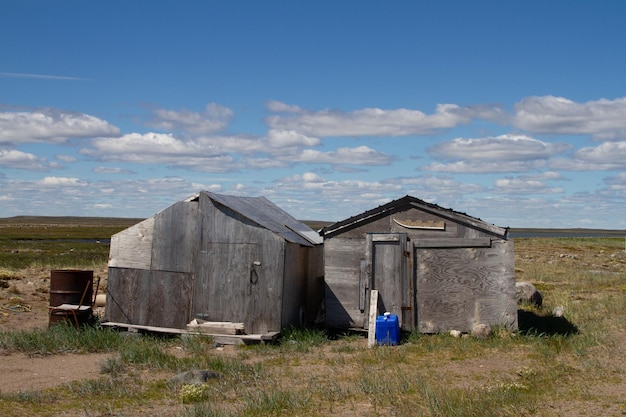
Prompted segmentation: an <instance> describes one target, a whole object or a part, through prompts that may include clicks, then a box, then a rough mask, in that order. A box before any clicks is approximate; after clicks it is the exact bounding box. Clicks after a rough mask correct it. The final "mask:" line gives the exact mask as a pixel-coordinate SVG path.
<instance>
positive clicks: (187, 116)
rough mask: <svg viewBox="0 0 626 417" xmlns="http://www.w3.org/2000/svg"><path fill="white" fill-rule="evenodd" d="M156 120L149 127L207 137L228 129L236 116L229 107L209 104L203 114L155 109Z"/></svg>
mask: <svg viewBox="0 0 626 417" xmlns="http://www.w3.org/2000/svg"><path fill="white" fill-rule="evenodd" d="M153 113H154V119H153V120H151V121H150V122H149V123H148V125H149V126H152V127H154V128H157V129H162V130H165V131H168V132H187V133H191V134H194V135H206V134H211V133H215V132H219V131H222V130H224V129H226V127H227V126H228V123H229V122H230V120H231V119H232V118H233V116H234V112H233V111H232V110H231V109H229V108H228V107H225V106H222V105H219V104H216V103H209V104H207V106H206V107H205V109H204V111H202V112H193V111H190V110H180V111H175V110H167V109H159V108H157V109H153Z"/></svg>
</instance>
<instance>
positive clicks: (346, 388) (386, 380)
mask: <svg viewBox="0 0 626 417" xmlns="http://www.w3.org/2000/svg"><path fill="white" fill-rule="evenodd" d="M59 231H60V229H59V230H57V232H59ZM96 234H100V232H97V233H95V232H94V233H91V232H89V233H84V235H96ZM15 239H16V236H13V237H12V240H6V239H5V240H2V239H0V245H5V246H3V247H4V248H7V249H8V250H9V252H5V251H2V252H0V253H3V254H4V255H1V256H6V257H7V258H5V259H8V258H10V257H11V256H15V255H18V254H16V253H11V252H10V251H11V250H13V249H10V248H12V247H14V246H11V244H13V245H15V244H16V242H18V243H19V244H20V245H22V246H20V249H19V250H21V251H24V252H26V253H30V255H29V256H32V258H30V260H28V259H27V257H26V256H25V258H24V259H22V260H20V261H18V262H16V263H15V265H21V266H18V267H12V266H4V267H3V269H0V278H2V280H3V281H5V282H7V283H9V285H11V283H12V282H13V281H14V280H19V279H22V278H21V274H22V272H21V268H23V267H24V265H32V264H33V263H38V262H39V263H42V264H43V263H45V262H48V261H47V259H48V258H46V257H45V256H48V255H45V256H44V257H38V256H36V255H34V254H35V253H39V254H40V255H42V254H43V253H44V252H45V251H49V252H50V254H53V253H56V254H57V257H58V255H59V252H66V251H67V246H63V245H64V244H65V243H67V242H65V243H63V244H60V243H59V245H56V246H55V245H50V246H46V245H43V243H45V242H34V241H29V242H26V241H23V240H15ZM11 242H13V243H11ZM38 243H41V244H42V245H41V246H37V244H38ZM515 243H516V257H517V258H516V267H517V269H518V271H517V275H518V280H527V281H531V282H533V283H534V284H536V286H537V288H539V289H540V290H541V291H542V293H543V296H544V305H543V306H542V307H534V306H527V307H525V308H526V309H527V311H528V312H529V313H532V314H533V315H534V316H536V317H539V318H544V319H551V318H552V317H551V314H552V310H553V308H554V307H556V306H562V307H564V309H565V317H566V319H567V321H568V322H569V323H571V324H573V325H575V326H576V328H577V329H578V332H572V333H570V334H563V333H562V332H561V333H559V332H552V333H551V332H545V331H539V330H540V329H539V330H537V329H536V331H528V332H515V333H511V332H508V331H506V329H496V331H495V332H494V334H493V335H492V336H491V337H490V338H487V339H485V340H478V339H473V338H453V337H451V336H449V335H444V334H442V335H422V334H419V333H416V332H413V333H405V334H403V337H402V344H401V345H400V346H395V347H389V346H381V347H378V346H375V347H374V348H372V349H368V348H366V340H365V339H364V337H363V336H360V335H355V334H339V335H335V334H328V333H327V332H325V331H322V330H317V329H298V328H291V329H286V330H285V331H284V332H283V334H282V338H281V339H280V341H279V342H277V343H276V344H270V345H253V346H244V347H238V348H229V349H224V350H222V349H221V348H220V347H219V346H217V345H216V344H214V343H213V340H211V338H209V337H206V336H190V337H183V338H179V337H154V336H150V335H141V334H127V333H119V332H116V331H114V330H110V329H102V328H99V327H97V326H94V327H87V328H85V329H83V330H82V331H80V332H79V331H77V330H76V329H74V328H73V327H72V326H54V327H52V328H50V329H43V330H30V331H14V332H7V331H0V349H1V350H2V351H3V352H5V354H6V356H3V357H2V358H1V359H0V360H6V359H7V358H10V357H11V355H12V354H14V353H15V352H23V353H26V354H30V355H58V354H64V353H68V352H74V353H91V352H108V353H110V356H109V357H108V359H107V360H105V361H104V362H103V363H102V365H101V368H100V371H101V374H100V376H99V377H98V378H96V379H93V380H86V381H79V382H72V383H68V384H64V385H60V386H58V387H56V388H52V389H49V390H42V391H25V392H19V393H5V392H2V391H0V414H2V415H16V416H22V415H24V416H26V415H42V416H46V415H47V416H56V415H94V416H95V415H100V416H104V415H125V416H126V415H128V416H133V415H184V416H281V415H307V416H333V415H349V416H383V415H385V416H386V415H395V416H442V417H447V416H461V415H463V416H560V415H571V414H572V411H576V410H577V407H579V406H582V405H583V404H584V406H585V407H586V408H587V409H588V410H589V407H591V406H592V405H594V404H595V407H596V408H595V409H591V410H590V411H589V413H590V414H589V415H601V414H602V415H623V412H624V411H626V402H625V400H624V399H622V398H621V391H618V388H620V387H623V386H624V385H623V384H624V376H623V372H624V368H623V366H624V362H623V346H622V345H621V342H623V338H622V339H621V340H620V339H616V337H619V335H620V334H623V332H624V331H625V330H626V290H625V289H624V288H626V272H625V268H624V267H625V261H624V259H623V258H620V257H619V256H612V255H614V254H619V253H620V252H621V251H623V244H624V241H623V239H621V238H615V239H613V238H586V239H550V238H542V239H519V240H516V242H515ZM90 245H91V246H90ZM97 245H98V244H96V243H95V242H91V243H87V246H88V247H90V248H91V249H86V248H85V249H84V248H82V247H81V246H79V245H75V246H74V247H75V250H74V252H77V253H78V254H77V258H76V259H75V260H74V261H73V262H76V263H77V264H79V265H80V264H81V262H85V263H87V264H89V263H90V262H95V263H97V264H102V263H104V264H106V260H105V259H101V258H92V257H91V253H93V252H91V250H94V251H96V250H98V251H100V250H101V249H99V248H96V249H93V246H97ZM100 245H102V244H100ZM102 247H106V245H102ZM34 248H37V249H40V250H41V252H35V251H34ZM107 250H108V248H107ZM55 251H56V252H55ZM102 252H103V253H104V252H106V251H102ZM81 253H83V254H84V255H80V254H81ZM546 254H550V255H546ZM561 254H565V255H566V256H563V257H561V256H560V255H561ZM53 257H54V256H53ZM2 265H5V264H4V263H2ZM6 265H13V264H10V263H7V264H6ZM54 265H55V266H54V267H57V266H56V264H54ZM72 266H76V264H74V265H72ZM100 266H101V265H100ZM8 290H9V288H5V289H0V291H4V292H7V291H8ZM620 358H622V359H620ZM620 360H621V362H620ZM191 369H211V370H213V371H216V372H219V373H220V374H221V378H219V379H214V380H210V381H208V382H207V383H206V384H204V385H202V386H199V387H191V388H189V387H188V388H184V389H183V387H174V386H171V385H170V384H168V383H167V381H168V378H170V377H171V376H173V375H175V374H176V373H178V372H182V371H186V370H191ZM606 384H609V387H610V386H611V385H610V384H614V386H615V387H616V388H615V391H611V390H610V389H609V390H608V391H607V392H604V391H602V390H599V389H598V388H599V387H603V386H606ZM620 384H621V385H620ZM590 387H594V389H591V388H590ZM184 390H187V391H188V392H187V391H184ZM186 392H187V393H186ZM185 393H186V394H185ZM620 413H622V414H620Z"/></svg>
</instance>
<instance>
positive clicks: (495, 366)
mask: <svg viewBox="0 0 626 417" xmlns="http://www.w3.org/2000/svg"><path fill="white" fill-rule="evenodd" d="M552 255H553V254H552ZM552 255H548V254H542V253H541V252H540V251H537V252H535V253H520V254H519V255H516V256H519V257H520V258H519V260H518V259H516V265H517V264H518V263H521V264H523V263H524V262H549V261H552V260H553V259H554V256H552ZM549 256H551V258H550V260H549V259H548V257H549ZM559 256H560V258H561V259H563V257H564V256H565V260H566V261H569V260H573V259H576V260H577V261H578V262H581V264H582V263H584V264H587V265H586V267H593V268H596V267H598V259H597V255H594V254H590V255H589V260H588V262H587V261H586V260H585V259H584V255H583V254H581V253H579V252H577V253H576V258H570V257H567V256H568V255H567V254H565V255H563V254H561V255H559ZM518 261H519V262H518ZM600 266H601V265H600ZM624 266H626V259H624V260H623V263H622V268H624ZM26 275H27V276H24V277H21V278H20V279H15V280H10V281H8V282H9V283H10V286H9V287H8V288H0V330H2V331H6V330H23V329H33V328H45V327H47V326H48V306H49V293H48V291H49V285H50V272H49V271H48V270H32V271H28V272H27V273H26ZM94 275H95V276H96V277H97V276H100V278H101V289H100V290H102V288H103V287H104V286H105V285H106V269H105V268H102V269H101V270H96V271H94ZM611 337H612V338H613V340H615V342H616V344H617V346H621V348H620V352H622V353H623V354H622V355H621V357H619V355H618V357H615V356H614V355H613V354H612V355H611V356H610V357H608V356H607V353H606V352H605V351H603V350H602V349H600V348H599V349H597V350H598V351H597V358H598V360H599V361H610V362H611V365H610V368H611V369H612V370H613V375H611V381H612V382H610V383H609V382H607V383H606V384H604V383H600V384H597V385H595V386H593V387H589V393H585V395H581V398H591V397H593V398H599V399H600V401H598V402H594V401H591V400H590V401H587V400H580V401H575V402H571V401H568V402H559V401H558V399H555V401H554V402H553V403H552V404H550V405H549V407H551V409H548V410H544V411H547V413H543V412H540V413H539V415H555V416H560V415H563V416H565V415H572V416H597V415H626V408H625V407H626V406H625V405H624V404H625V403H624V400H623V398H622V400H619V398H620V397H623V395H626V378H625V377H624V375H626V334H624V332H616V333H615V334H614V335H611ZM363 343H365V341H363ZM225 354H228V353H227V352H225ZM108 356H109V355H108V354H62V355H50V356H43V357H37V356H36V357H30V356H27V355H24V354H21V353H11V352H7V351H3V350H2V349H1V348H0V392H2V393H10V392H19V391H26V390H40V389H45V388H51V387H55V386H59V385H62V384H65V383H67V382H70V381H75V380H85V379H95V378H97V377H98V375H99V370H100V366H101V364H102V362H103V361H105V360H106V358H107V357H108ZM471 361H472V363H471V364H470V365H471V366H470V367H469V368H468V366H463V367H462V368H459V363H458V362H457V363H454V362H451V363H450V364H449V369H447V372H452V373H457V372H458V373H459V378H461V376H462V375H465V376H466V377H467V376H468V369H474V370H476V372H487V373H495V374H497V373H499V372H501V371H502V370H503V369H511V366H512V365H511V358H510V356H507V355H506V354H502V355H493V356H489V357H486V358H485V359H472V360H471ZM465 365H467V364H465ZM519 365H523V363H521V364H519ZM77 370H80V371H79V372H77ZM469 376H470V377H471V375H469ZM616 381H617V383H616ZM607 399H608V400H607ZM607 401H608V404H607ZM611 402H613V404H611Z"/></svg>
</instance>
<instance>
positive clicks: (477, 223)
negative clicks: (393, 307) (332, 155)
mask: <svg viewBox="0 0 626 417" xmlns="http://www.w3.org/2000/svg"><path fill="white" fill-rule="evenodd" d="M407 206H412V207H415V208H417V209H419V210H422V211H426V212H429V213H432V214H434V215H436V216H440V217H443V218H447V219H450V220H452V221H454V222H457V223H460V224H464V225H467V226H470V227H473V228H475V229H479V230H482V231H484V232H486V233H490V234H492V235H495V236H498V237H502V238H506V234H507V229H505V228H502V227H498V226H494V225H492V224H488V223H486V222H484V221H482V220H480V219H479V218H476V217H472V216H469V215H467V214H465V213H460V212H458V211H454V210H452V209H447V208H443V207H441V206H438V205H436V204H432V203H427V202H426V201H423V200H420V199H418V198H415V197H412V196H410V195H406V196H404V197H402V198H399V199H397V200H394V201H391V202H389V203H387V204H384V205H382V206H379V207H376V208H374V209H371V210H368V211H366V212H363V213H361V214H358V215H356V216H352V217H350V218H348V219H346V220H342V221H340V222H337V223H334V224H331V225H328V226H326V227H324V228H323V229H322V230H321V232H320V234H321V235H322V236H324V237H331V236H334V235H336V234H339V233H341V232H343V231H345V230H350V229H352V228H354V227H357V226H360V225H362V224H365V223H369V222H370V221H373V220H376V219H378V218H381V217H384V216H386V215H388V214H391V213H393V212H394V211H397V210H399V209H402V208H404V207H407Z"/></svg>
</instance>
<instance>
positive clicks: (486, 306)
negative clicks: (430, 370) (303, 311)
mask: <svg viewBox="0 0 626 417" xmlns="http://www.w3.org/2000/svg"><path fill="white" fill-rule="evenodd" d="M443 214H444V215H442V216H438V215H436V214H434V212H432V210H431V211H424V210H421V209H418V208H416V207H413V206H411V207H408V206H403V207H399V208H397V209H394V210H389V211H387V212H385V213H384V214H383V215H380V216H378V217H377V216H372V217H371V218H367V219H366V220H364V221H362V222H361V223H360V224H359V223H357V224H355V225H354V226H350V227H346V228H345V230H341V231H340V232H339V233H334V234H332V235H331V236H330V237H328V236H325V239H324V262H325V269H324V271H325V282H326V297H325V300H326V324H327V326H328V327H338V328H348V327H366V325H367V309H366V308H367V307H368V306H369V301H368V300H369V297H368V295H369V291H370V290H371V289H378V290H379V294H380V299H381V301H382V305H381V308H384V309H387V310H389V309H390V308H391V309H392V310H394V311H393V312H394V313H395V314H398V316H399V317H400V320H401V323H402V328H403V329H405V330H411V329H414V328H419V329H420V331H425V332H431V330H429V329H437V330H436V331H445V330H447V329H456V330H462V331H468V330H471V328H472V327H473V324H477V323H479V322H481V323H488V324H492V325H493V324H503V325H507V326H511V327H512V328H517V312H516V308H517V307H516V303H515V271H514V259H513V256H514V255H513V243H512V241H507V240H504V239H501V238H498V237H497V236H495V235H496V234H497V232H498V231H499V232H501V231H502V230H503V229H500V228H497V227H495V226H491V225H485V226H484V229H481V228H480V227H479V226H481V225H480V224H479V223H480V222H479V221H477V220H476V219H468V218H467V216H465V215H458V216H457V215H456V214H455V212H452V211H445V212H444V213H443ZM456 217H458V219H457V218H456ZM457 220H458V221H457ZM402 224H404V225H419V224H423V225H426V226H428V225H432V228H417V227H416V228H411V227H404V226H402ZM396 233H397V234H405V235H406V236H407V237H408V240H409V241H410V244H409V245H407V247H406V248H405V254H406V255H408V258H405V259H402V258H401V257H399V255H398V254H399V253H400V252H398V251H395V250H393V249H392V248H391V247H390V246H389V245H387V246H385V245H382V244H381V245H378V247H377V244H376V242H374V241H373V240H374V239H373V236H376V234H381V236H386V234H389V236H393V234H396ZM368 236H370V238H369V242H368ZM379 239H382V240H384V238H382V237H381V238H379ZM385 249H387V250H385ZM377 250H378V251H380V252H381V255H380V260H379V261H378V262H379V264H378V265H377V264H376V262H374V263H372V262H371V260H372V259H375V258H377V255H376V251H377ZM366 259H368V260H367V261H366ZM394 268H395V269H394ZM402 268H406V271H407V272H406V273H404V274H403V273H402V272H400V271H402ZM372 274H373V275H374V277H373V279H372V276H371V275H372ZM376 275H383V276H385V275H386V276H389V277H392V279H391V281H387V282H386V283H385V284H383V285H380V283H377V282H376V281H377V280H376V278H375V276H376ZM364 277H365V278H364ZM391 282H394V284H393V285H397V286H398V288H393V285H392V284H390V283H391ZM387 284H389V285H387ZM392 300H393V301H392ZM388 304H390V305H391V307H388ZM397 304H400V306H399V307H398V306H397ZM380 313H382V311H380Z"/></svg>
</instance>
